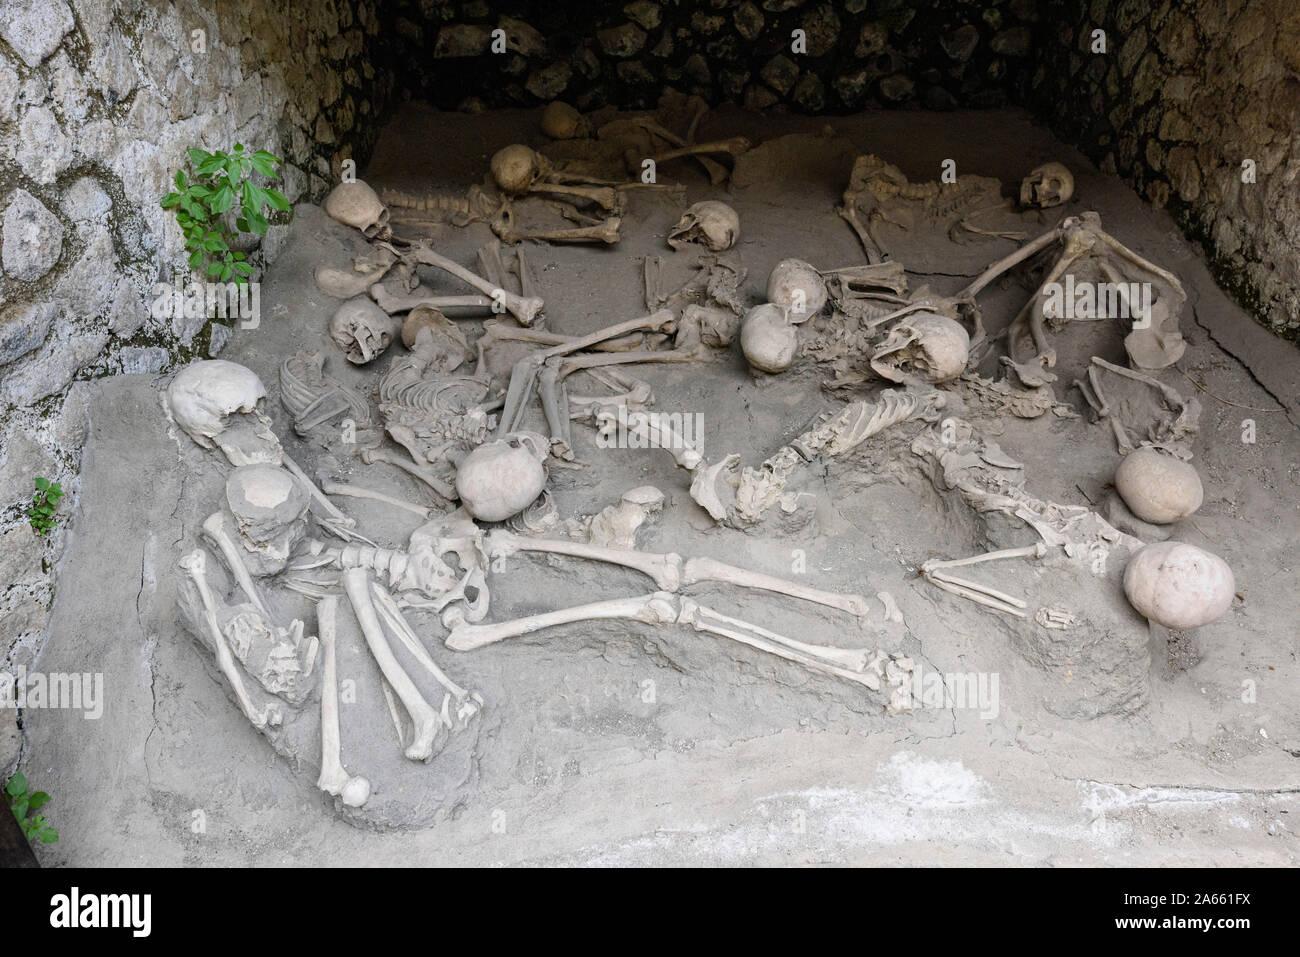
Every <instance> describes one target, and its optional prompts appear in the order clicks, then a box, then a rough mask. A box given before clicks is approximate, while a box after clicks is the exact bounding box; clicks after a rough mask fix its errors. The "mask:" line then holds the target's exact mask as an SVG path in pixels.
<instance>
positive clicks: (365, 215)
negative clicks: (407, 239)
mask: <svg viewBox="0 0 1300 957" xmlns="http://www.w3.org/2000/svg"><path fill="white" fill-rule="evenodd" d="M325 213H326V214H327V215H328V216H329V217H330V218H331V219H337V220H338V221H339V222H340V223H343V224H344V225H345V226H351V227H353V228H354V229H359V230H361V232H362V234H363V235H364V236H365V237H366V239H388V238H390V237H391V236H392V235H393V231H392V228H391V227H390V226H389V225H388V207H387V206H385V205H384V204H383V203H381V202H380V201H379V196H378V195H377V194H376V193H375V191H374V190H373V189H371V188H370V187H369V186H367V185H366V184H365V183H363V182H362V181H361V180H359V179H358V180H353V181H352V182H351V183H339V184H338V185H337V186H335V187H334V189H332V190H331V191H330V194H329V195H328V196H326V197H325Z"/></svg>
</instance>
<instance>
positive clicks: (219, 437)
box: [164, 359, 280, 465]
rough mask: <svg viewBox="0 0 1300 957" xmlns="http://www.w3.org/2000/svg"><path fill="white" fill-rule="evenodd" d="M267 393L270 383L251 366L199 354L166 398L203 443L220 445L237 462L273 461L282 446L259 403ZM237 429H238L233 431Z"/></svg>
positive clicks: (169, 407) (177, 417)
mask: <svg viewBox="0 0 1300 957" xmlns="http://www.w3.org/2000/svg"><path fill="white" fill-rule="evenodd" d="M264 398H266V386H264V385H262V380H261V379H259V378H258V377H257V373H255V372H253V370H252V369H249V368H246V367H245V366H241V365H240V364H239V363H237V362H227V361H226V360H225V359H197V360H195V361H194V362H191V363H190V364H189V365H187V366H186V367H185V368H184V369H182V370H181V371H180V372H178V373H176V375H175V377H174V378H173V379H172V381H171V383H170V384H169V385H168V386H167V393H166V396H165V398H164V403H165V405H166V408H167V414H168V415H169V416H170V417H171V419H172V421H173V422H175V423H176V424H177V425H179V426H180V427H181V430H182V431H184V432H185V434H186V435H188V436H189V437H190V438H191V439H193V440H194V441H195V442H196V443H197V444H198V445H199V446H200V447H202V448H205V449H210V448H212V447H213V446H214V444H215V445H219V446H221V448H222V450H223V451H224V452H225V453H226V454H227V456H232V462H234V464H236V465H244V464H250V463H251V462H270V463H272V464H274V463H278V462H279V460H280V445H279V442H278V441H277V440H276V438H275V435H274V434H273V433H272V432H271V431H270V425H271V422H270V420H269V419H267V417H266V416H264V415H263V414H262V413H261V411H260V409H259V408H258V405H259V403H260V402H261V401H262V400H263V399H264ZM236 420H245V421H242V422H238V421H236ZM236 426H242V427H241V428H236ZM232 430H235V431H237V432H238V433H239V434H238V435H237V436H231V435H228V433H229V432H231V431H232ZM245 433H246V434H245ZM214 440H215V442H214ZM241 449H242V455H241V454H239V452H240V450H241ZM236 459H240V460H239V461H236Z"/></svg>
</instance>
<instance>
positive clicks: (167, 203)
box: [158, 193, 181, 209]
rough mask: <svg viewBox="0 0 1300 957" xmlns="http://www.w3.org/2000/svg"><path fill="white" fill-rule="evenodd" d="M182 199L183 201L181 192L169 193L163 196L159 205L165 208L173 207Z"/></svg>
mask: <svg viewBox="0 0 1300 957" xmlns="http://www.w3.org/2000/svg"><path fill="white" fill-rule="evenodd" d="M180 201H181V194H180V193H168V194H167V195H166V196H164V197H163V198H162V202H161V203H159V204H158V205H159V206H161V207H162V208H163V209H171V208H172V207H173V206H175V205H176V204H177V203H179V202H180Z"/></svg>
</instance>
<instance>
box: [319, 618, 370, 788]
mask: <svg viewBox="0 0 1300 957" xmlns="http://www.w3.org/2000/svg"><path fill="white" fill-rule="evenodd" d="M338 603H339V600H338V599H337V598H335V597H334V596H333V595H331V596H330V597H328V598H325V599H323V600H322V601H320V602H319V603H317V605H316V620H317V624H318V626H319V628H318V630H319V631H320V641H321V644H322V645H324V647H325V674H324V678H323V680H322V684H321V693H320V738H321V759H320V777H319V778H317V779H316V786H317V787H318V788H320V789H321V790H322V791H324V792H325V793H326V794H332V795H334V796H335V797H342V798H343V803H344V804H346V805H347V806H348V807H361V805H363V804H365V803H366V801H368V800H369V799H370V782H369V781H367V780H366V779H365V778H363V777H360V776H358V777H353V776H352V775H350V774H348V772H347V770H346V769H345V768H344V767H343V757H342V743H341V742H340V740H339V683H338V670H337V669H338V659H337V657H336V653H335V630H334V616H335V612H336V611H337V610H338Z"/></svg>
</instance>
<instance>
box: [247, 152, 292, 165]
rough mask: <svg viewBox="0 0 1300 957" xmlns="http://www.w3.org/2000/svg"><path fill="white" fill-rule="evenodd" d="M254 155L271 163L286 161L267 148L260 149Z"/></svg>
mask: <svg viewBox="0 0 1300 957" xmlns="http://www.w3.org/2000/svg"><path fill="white" fill-rule="evenodd" d="M253 155H254V156H256V157H257V158H258V159H263V160H266V161H267V162H269V163H277V164H278V163H283V162H284V160H282V159H280V157H278V156H276V155H275V154H274V153H269V152H267V151H266V150H258V151H257V152H256V153H254V154H253Z"/></svg>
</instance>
